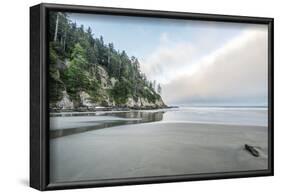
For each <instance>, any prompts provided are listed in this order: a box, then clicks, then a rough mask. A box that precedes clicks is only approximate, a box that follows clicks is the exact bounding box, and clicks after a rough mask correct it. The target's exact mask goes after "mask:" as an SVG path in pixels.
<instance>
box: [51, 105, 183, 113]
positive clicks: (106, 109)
mask: <svg viewBox="0 0 281 194" xmlns="http://www.w3.org/2000/svg"><path fill="white" fill-rule="evenodd" d="M172 108H179V106H165V107H156V108H151V107H149V108H148V107H144V108H129V107H99V108H95V109H87V108H85V109H79V108H78V109H65V110H54V109H50V111H49V114H50V115H56V114H79V113H85V114H87V113H100V112H105V113H111V112H112V113H113V112H130V111H146V110H147V111H155V110H165V109H172Z"/></svg>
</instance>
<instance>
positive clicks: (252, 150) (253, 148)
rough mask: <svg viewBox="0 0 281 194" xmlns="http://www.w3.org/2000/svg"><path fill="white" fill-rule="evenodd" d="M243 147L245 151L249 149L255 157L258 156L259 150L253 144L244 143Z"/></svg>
mask: <svg viewBox="0 0 281 194" xmlns="http://www.w3.org/2000/svg"><path fill="white" fill-rule="evenodd" d="M245 149H246V150H247V151H249V152H250V153H251V154H252V155H253V156H255V157H259V156H260V153H259V151H258V150H257V149H256V148H255V147H254V146H251V145H248V144H245Z"/></svg>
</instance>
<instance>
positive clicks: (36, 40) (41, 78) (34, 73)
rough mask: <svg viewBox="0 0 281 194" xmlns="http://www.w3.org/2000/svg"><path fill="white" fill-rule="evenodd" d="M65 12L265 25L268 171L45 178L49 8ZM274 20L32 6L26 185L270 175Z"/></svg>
mask: <svg viewBox="0 0 281 194" xmlns="http://www.w3.org/2000/svg"><path fill="white" fill-rule="evenodd" d="M50 10H52V11H67V12H81V13H95V14H109V15H122V16H142V17H156V18H174V19H183V20H201V21H221V22H234V23H253V24H266V25H268V86H269V87H268V169H267V170H259V171H247V172H246V171H245V172H230V173H209V174H192V175H178V176H159V177H147V178H125V179H111V180H98V181H78V182H67V183H54V184H53V183H52V184H50V183H49V181H48V177H49V138H48V137H49V132H48V129H49V126H48V125H49V122H48V121H49V115H48V81H47V80H48V79H47V78H48V73H47V72H48V71H47V70H48V57H47V56H48V49H47V48H48V36H47V28H48V17H47V15H48V12H49V11H50ZM273 27H274V20H273V18H263V17H246V16H229V15H214V14H199V13H184V12H170V11H155V10H138V9H123V8H111V7H92V6H80V5H60V4H45V3H43V4H39V5H35V6H33V7H31V8H30V186H31V187H33V188H35V189H38V190H42V191H43V190H56V189H73V188H87V187H103V186H117V185H134V184H150V183H168V182H179V181H196V180H211V179H227V178H242V177H258V176H273V172H274V170H273V169H274V157H273V156H274V153H273V142H274V138H273V126H274V120H273V116H274V115H273V114H274V106H273V105H274V99H273V98H274V87H273V84H274V83H273V80H274V78H273V76H274V72H273V57H274V52H273V49H274V45H273Z"/></svg>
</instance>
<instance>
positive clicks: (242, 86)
mask: <svg viewBox="0 0 281 194" xmlns="http://www.w3.org/2000/svg"><path fill="white" fill-rule="evenodd" d="M68 15H69V19H70V20H71V21H72V22H76V23H77V24H78V25H84V28H85V29H86V28H88V27H91V28H92V30H93V33H94V36H95V37H99V36H101V35H102V36H103V38H104V41H105V43H110V42H113V43H114V47H115V48H116V49H117V50H120V51H122V50H125V51H126V53H127V54H128V55H129V56H135V57H137V58H138V59H139V61H140V68H141V71H142V72H144V73H145V74H146V76H147V78H148V79H149V80H151V81H152V80H156V82H157V83H160V84H161V86H162V93H161V96H162V98H163V100H164V102H165V103H166V104H168V105H210V106H212V105H227V106H236V105H237V106H267V89H268V88H267V84H268V83H267V80H268V77H267V61H268V55H267V54H268V52H267V41H268V40H267V38H268V35H267V25H261V24H259V25H258V24H242V23H224V22H207V21H192V20H176V19H163V18H143V17H128V16H109V15H95V14H77V13H69V14H68Z"/></svg>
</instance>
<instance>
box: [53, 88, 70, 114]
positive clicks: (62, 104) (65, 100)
mask: <svg viewBox="0 0 281 194" xmlns="http://www.w3.org/2000/svg"><path fill="white" fill-rule="evenodd" d="M56 106H57V108H58V109H61V110H71V109H73V108H74V104H73V102H72V101H71V100H70V98H69V95H68V94H67V92H66V91H63V92H62V99H61V100H60V101H58V102H57V103H56Z"/></svg>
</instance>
